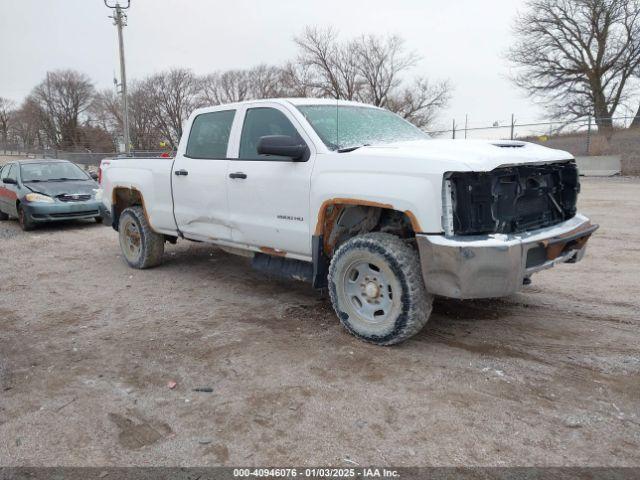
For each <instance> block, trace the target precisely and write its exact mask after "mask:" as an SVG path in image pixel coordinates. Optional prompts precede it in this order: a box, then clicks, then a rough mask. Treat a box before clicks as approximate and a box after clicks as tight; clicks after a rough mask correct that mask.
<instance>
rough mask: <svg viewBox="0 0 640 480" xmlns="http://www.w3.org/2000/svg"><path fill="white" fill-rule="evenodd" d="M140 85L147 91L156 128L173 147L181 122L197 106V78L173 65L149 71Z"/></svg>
mask: <svg viewBox="0 0 640 480" xmlns="http://www.w3.org/2000/svg"><path fill="white" fill-rule="evenodd" d="M142 88H143V89H144V90H145V91H146V92H148V94H149V95H150V99H151V102H152V105H153V109H154V110H153V111H154V123H155V125H156V128H157V129H158V131H159V133H160V134H161V135H162V136H163V137H164V138H165V139H166V140H167V141H169V143H170V144H171V146H172V147H174V148H175V147H176V146H177V145H178V142H179V140H180V137H181V136H182V126H183V124H184V122H185V121H186V120H187V118H188V117H189V115H190V114H191V112H192V111H193V110H194V109H195V108H197V107H198V106H199V103H198V100H199V97H200V80H199V79H198V78H197V77H196V76H195V75H194V74H193V72H192V71H191V70H188V69H186V68H173V69H171V70H168V71H166V72H162V73H158V74H156V75H152V76H151V77H149V78H148V79H147V80H145V81H144V82H143V84H142Z"/></svg>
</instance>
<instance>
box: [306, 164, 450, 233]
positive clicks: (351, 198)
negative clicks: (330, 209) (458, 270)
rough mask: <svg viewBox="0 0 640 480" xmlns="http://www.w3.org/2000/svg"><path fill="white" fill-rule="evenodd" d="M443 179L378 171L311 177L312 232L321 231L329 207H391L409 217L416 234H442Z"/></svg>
mask: <svg viewBox="0 0 640 480" xmlns="http://www.w3.org/2000/svg"><path fill="white" fill-rule="evenodd" d="M441 191H442V176H441V175H407V174H401V173H398V174H389V173H386V172H385V173H376V172H325V173H320V174H318V175H316V176H314V177H313V178H312V182H311V205H310V208H311V215H310V218H311V219H312V231H313V232H314V234H316V235H317V234H319V232H321V231H322V224H323V220H324V212H325V210H326V207H327V206H328V205H330V204H340V203H342V204H345V203H346V204H356V205H368V206H376V207H380V208H388V209H392V210H397V211H400V212H403V213H405V214H406V215H407V217H409V220H410V221H411V224H412V226H413V229H414V231H415V232H416V233H422V232H429V233H438V232H441V231H442V221H441V216H442V213H441V212H442V195H441Z"/></svg>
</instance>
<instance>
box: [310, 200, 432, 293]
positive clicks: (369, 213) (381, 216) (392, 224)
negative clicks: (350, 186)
mask: <svg viewBox="0 0 640 480" xmlns="http://www.w3.org/2000/svg"><path fill="white" fill-rule="evenodd" d="M421 231H422V229H421V227H420V223H419V222H418V219H417V218H416V216H415V215H414V214H413V212H412V211H411V210H400V209H397V208H394V206H393V205H391V204H388V203H381V202H375V201H371V200H366V199H359V198H331V199H328V200H325V201H324V202H322V205H321V206H320V209H319V211H318V217H317V222H316V227H315V230H314V232H313V237H312V257H313V266H314V274H313V285H314V287H315V288H324V287H326V285H327V283H326V277H327V273H328V269H329V263H330V261H331V258H332V257H333V254H334V252H335V251H336V250H337V248H338V247H339V246H340V245H341V244H342V243H344V242H345V241H347V240H349V239H350V238H353V237H354V236H356V235H361V234H365V233H371V232H387V233H393V234H395V235H397V236H399V237H400V238H408V239H410V238H414V237H415V234H416V233H419V232H421Z"/></svg>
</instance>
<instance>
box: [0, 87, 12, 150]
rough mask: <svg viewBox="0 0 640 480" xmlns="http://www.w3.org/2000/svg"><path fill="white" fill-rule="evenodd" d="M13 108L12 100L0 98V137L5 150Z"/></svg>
mask: <svg viewBox="0 0 640 480" xmlns="http://www.w3.org/2000/svg"><path fill="white" fill-rule="evenodd" d="M15 106H16V104H15V102H14V101H13V100H9V99H8V98H4V97H0V135H2V143H3V144H4V146H5V148H6V145H7V143H8V141H9V129H10V124H11V119H12V117H13V111H14V109H15Z"/></svg>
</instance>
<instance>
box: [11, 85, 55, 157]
mask: <svg viewBox="0 0 640 480" xmlns="http://www.w3.org/2000/svg"><path fill="white" fill-rule="evenodd" d="M45 122H46V118H45V114H44V112H43V111H42V109H41V107H40V105H38V103H37V102H35V101H34V100H33V98H31V97H27V98H26V99H25V101H24V102H23V103H22V105H20V108H19V109H18V110H16V111H15V112H13V114H12V119H11V133H12V136H13V138H14V139H15V141H16V143H17V144H19V145H21V146H22V147H24V148H33V147H36V146H37V147H44V146H47V145H46V141H45V138H46V130H45V128H44V126H45Z"/></svg>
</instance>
